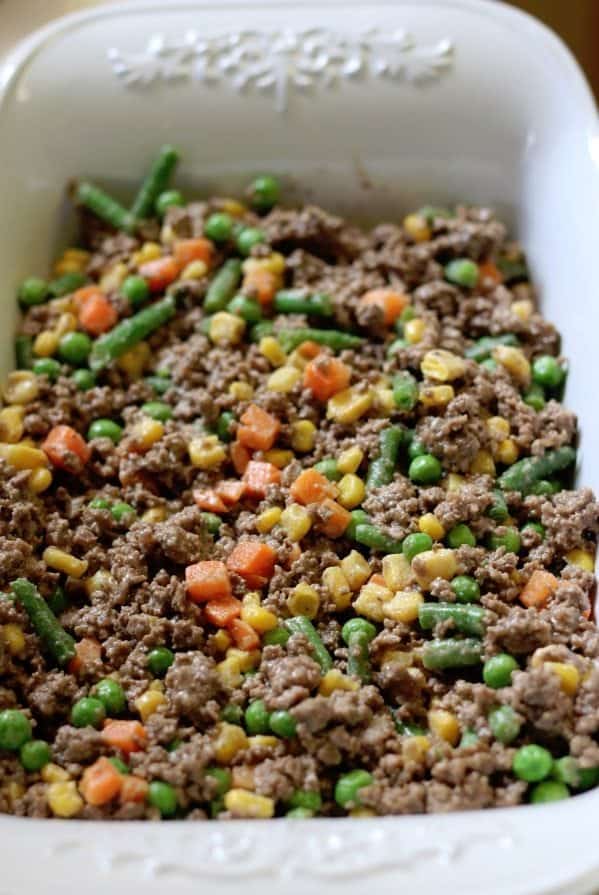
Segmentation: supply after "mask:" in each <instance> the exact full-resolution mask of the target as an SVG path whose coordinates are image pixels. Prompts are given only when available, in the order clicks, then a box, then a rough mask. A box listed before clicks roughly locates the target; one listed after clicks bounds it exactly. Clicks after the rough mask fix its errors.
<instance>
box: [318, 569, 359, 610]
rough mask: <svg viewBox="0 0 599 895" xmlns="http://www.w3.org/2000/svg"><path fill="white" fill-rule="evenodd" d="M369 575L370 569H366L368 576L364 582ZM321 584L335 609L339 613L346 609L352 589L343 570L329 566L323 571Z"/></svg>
mask: <svg viewBox="0 0 599 895" xmlns="http://www.w3.org/2000/svg"><path fill="white" fill-rule="evenodd" d="M369 575H370V567H369V568H368V574H367V575H366V577H365V578H364V579H363V580H366V578H368V577H369ZM322 583H323V584H324V586H325V587H326V589H327V591H328V592H329V595H330V597H331V599H332V601H333V603H334V604H335V608H336V609H338V610H340V611H342V610H344V609H347V608H348V606H349V605H350V603H351V598H352V588H351V587H350V585H349V582H348V580H347V577H346V576H345V574H344V572H343V569H341V568H339V566H329V567H328V569H325V570H324V572H323V573H322Z"/></svg>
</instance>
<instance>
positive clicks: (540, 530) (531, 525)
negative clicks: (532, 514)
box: [522, 522, 545, 540]
mask: <svg viewBox="0 0 599 895" xmlns="http://www.w3.org/2000/svg"><path fill="white" fill-rule="evenodd" d="M527 529H529V530H531V531H536V533H537V534H538V535H539V537H540V538H541V540H544V539H545V526H544V525H541V523H540V522H527V523H526V525H523V526H522V531H526V530H527Z"/></svg>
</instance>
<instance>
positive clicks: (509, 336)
mask: <svg viewBox="0 0 599 895" xmlns="http://www.w3.org/2000/svg"><path fill="white" fill-rule="evenodd" d="M519 344H520V340H519V339H518V336H516V335H514V333H504V334H503V335H501V336H483V337H482V339H479V340H478V341H477V342H475V343H474V345H471V346H470V347H469V348H466V350H465V352H464V354H465V355H466V357H469V358H471V360H475V361H477V362H478V363H480V362H481V361H483V360H486V358H488V357H491V353H492V351H493V349H494V348H497V346H498V345H511V346H513V347H516V346H517V345H519Z"/></svg>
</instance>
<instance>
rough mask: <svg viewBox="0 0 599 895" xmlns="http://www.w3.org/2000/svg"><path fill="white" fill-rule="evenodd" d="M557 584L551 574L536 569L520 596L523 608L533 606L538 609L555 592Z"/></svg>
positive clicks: (556, 580)
mask: <svg viewBox="0 0 599 895" xmlns="http://www.w3.org/2000/svg"><path fill="white" fill-rule="evenodd" d="M558 584H559V581H558V579H557V578H556V577H555V575H552V574H551V572H545V571H544V570H543V569H536V570H535V571H534V572H533V573H532V575H531V576H530V578H529V579H528V582H527V583H526V585H525V587H524V589H523V590H522V592H521V594H520V602H521V603H524V605H525V606H535V607H536V608H537V609H540V608H541V607H542V606H544V605H545V603H546V602H547V600H548V599H549V597H550V596H551V594H552V593H554V592H555V589H556V587H557V586H558Z"/></svg>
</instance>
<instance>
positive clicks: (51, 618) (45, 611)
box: [12, 578, 75, 667]
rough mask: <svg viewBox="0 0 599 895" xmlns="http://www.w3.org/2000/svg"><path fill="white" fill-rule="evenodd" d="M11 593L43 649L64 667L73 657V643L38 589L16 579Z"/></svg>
mask: <svg viewBox="0 0 599 895" xmlns="http://www.w3.org/2000/svg"><path fill="white" fill-rule="evenodd" d="M12 592H13V594H14V597H15V599H16V600H17V602H19V603H20V604H21V605H22V607H23V609H24V610H25V612H26V613H27V615H28V616H29V621H30V622H31V625H32V627H33V629H34V631H35V633H36V634H37V636H38V637H39V638H40V640H41V641H42V644H43V646H44V647H45V649H46V650H47V651H48V653H50V655H51V656H52V657H53V658H54V659H55V660H56V662H57V663H58V664H59V665H60V666H61V667H62V666H64V665H66V664H67V662H69V661H70V660H71V659H72V658H73V656H74V655H75V641H74V640H73V638H72V637H71V635H70V634H67V632H66V631H65V630H64V628H63V627H62V626H61V625H60V623H59V622H58V620H57V618H56V616H55V615H54V613H53V612H52V610H51V609H50V607H49V606H48V604H47V603H46V601H45V600H44V598H43V597H42V596H41V595H40V593H39V591H38V589H37V588H36V587H35V586H34V585H33V584H32V583H31V582H30V581H27V579H26V578H17V580H16V581H13V583H12Z"/></svg>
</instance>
